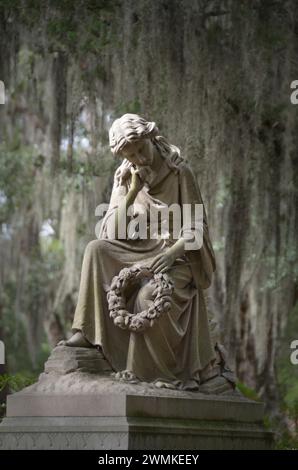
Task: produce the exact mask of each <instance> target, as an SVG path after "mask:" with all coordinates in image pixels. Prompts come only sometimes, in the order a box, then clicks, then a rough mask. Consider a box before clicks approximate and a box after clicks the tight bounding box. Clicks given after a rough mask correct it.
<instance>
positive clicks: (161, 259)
mask: <svg viewBox="0 0 298 470" xmlns="http://www.w3.org/2000/svg"><path fill="white" fill-rule="evenodd" d="M175 259H176V256H175V254H174V253H173V252H172V251H170V250H167V251H165V253H160V254H159V255H157V256H156V257H155V258H154V260H153V261H152V263H151V265H150V266H149V268H150V269H152V270H153V271H154V273H155V274H157V273H164V272H166V271H167V270H168V269H169V268H170V267H171V266H172V264H173V263H174V261H175Z"/></svg>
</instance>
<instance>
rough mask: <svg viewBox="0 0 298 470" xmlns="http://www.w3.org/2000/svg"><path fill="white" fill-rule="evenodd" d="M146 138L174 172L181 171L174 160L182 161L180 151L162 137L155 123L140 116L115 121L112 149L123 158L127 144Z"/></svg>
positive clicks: (123, 117)
mask: <svg viewBox="0 0 298 470" xmlns="http://www.w3.org/2000/svg"><path fill="white" fill-rule="evenodd" d="M145 138H147V139H150V140H151V142H152V143H153V145H155V146H156V148H157V149H158V151H159V153H160V155H161V156H162V157H163V158H164V159H165V160H166V162H167V164H168V166H169V167H170V168H171V169H172V170H174V171H176V172H177V171H179V168H178V166H177V164H176V163H174V161H173V160H175V158H174V157H176V156H178V157H180V160H182V157H181V156H180V149H179V148H178V147H176V146H175V145H172V144H170V143H169V142H168V141H167V139H165V137H163V136H161V135H160V131H159V129H158V127H157V125H156V123H155V122H153V121H146V119H144V118H143V117H141V116H139V115H138V114H131V113H127V114H123V116H121V117H120V118H118V119H115V121H114V122H113V124H112V126H111V128H110V130H109V140H110V148H111V151H112V153H113V154H114V155H115V156H121V151H122V150H123V148H124V146H125V145H126V144H127V143H131V142H135V141H137V140H139V139H145Z"/></svg>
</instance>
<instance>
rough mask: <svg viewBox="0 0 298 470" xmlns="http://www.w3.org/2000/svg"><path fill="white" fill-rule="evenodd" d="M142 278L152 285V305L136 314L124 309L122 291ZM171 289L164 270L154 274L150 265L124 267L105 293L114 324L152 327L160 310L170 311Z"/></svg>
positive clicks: (136, 328)
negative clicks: (148, 266)
mask: <svg viewBox="0 0 298 470" xmlns="http://www.w3.org/2000/svg"><path fill="white" fill-rule="evenodd" d="M145 280H148V282H150V284H151V285H153V287H155V288H154V290H153V293H152V295H153V299H152V304H151V305H150V306H149V307H148V309H147V310H143V311H142V312H138V313H136V314H133V313H130V312H129V311H128V310H127V308H126V303H127V299H126V296H125V291H126V289H127V288H130V287H132V286H133V285H138V284H141V283H142V282H143V281H145ZM173 290H174V284H173V282H172V281H171V280H170V278H169V276H168V275H167V274H166V273H157V274H155V273H154V272H152V271H151V270H150V269H149V268H147V267H140V266H132V267H131V268H123V269H121V271H120V272H119V274H118V276H115V277H113V279H112V283H111V285H110V288H109V290H108V293H107V300H108V306H109V312H110V317H111V318H112V319H113V321H114V324H115V325H116V326H118V327H119V328H122V329H123V330H131V331H135V332H141V331H145V330H146V329H147V328H149V327H152V326H153V325H154V323H155V321H156V320H157V319H158V318H159V317H160V316H161V315H162V314H163V313H165V312H167V311H169V310H170V308H171V304H172V297H171V296H172V293H173Z"/></svg>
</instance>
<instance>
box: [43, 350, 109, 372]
mask: <svg viewBox="0 0 298 470" xmlns="http://www.w3.org/2000/svg"><path fill="white" fill-rule="evenodd" d="M76 370H80V371H85V372H100V371H102V372H104V371H109V370H110V371H111V370H112V369H111V367H110V365H109V364H108V362H107V361H106V359H105V358H104V356H103V355H102V353H101V352H100V351H98V350H97V349H95V348H72V347H68V346H57V347H56V348H55V349H53V351H52V353H51V355H50V357H49V359H48V360H47V362H46V363H45V373H50V372H56V373H57V374H68V373H69V372H73V371H76Z"/></svg>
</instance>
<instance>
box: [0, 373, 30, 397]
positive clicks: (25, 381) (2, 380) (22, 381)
mask: <svg viewBox="0 0 298 470" xmlns="http://www.w3.org/2000/svg"><path fill="white" fill-rule="evenodd" d="M36 380H37V377H36V376H34V375H24V374H22V373H18V374H14V375H10V374H2V375H0V392H1V390H3V389H4V388H5V387H6V386H8V387H9V389H10V390H11V391H12V392H18V391H20V390H22V389H23V388H25V387H28V386H29V385H32V384H33V383H34V382H36Z"/></svg>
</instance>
